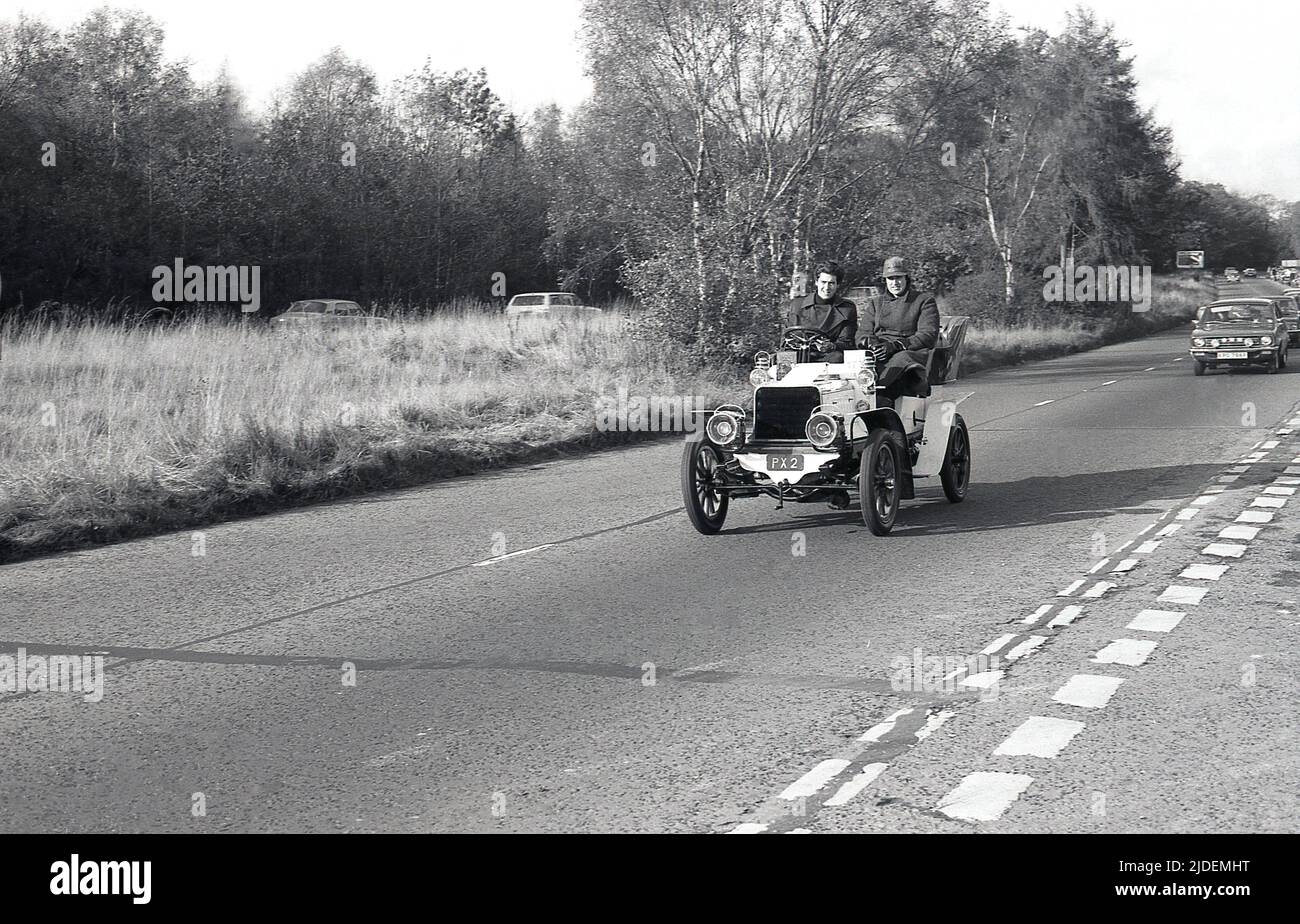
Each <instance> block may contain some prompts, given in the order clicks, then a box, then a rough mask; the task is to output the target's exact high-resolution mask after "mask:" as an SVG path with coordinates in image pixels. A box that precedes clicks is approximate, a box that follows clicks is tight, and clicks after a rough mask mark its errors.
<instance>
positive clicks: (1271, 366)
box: [1264, 349, 1282, 375]
mask: <svg viewBox="0 0 1300 924" xmlns="http://www.w3.org/2000/svg"><path fill="white" fill-rule="evenodd" d="M1280 368H1282V350H1281V349H1277V350H1274V351H1273V352H1272V353H1270V354H1268V365H1266V366H1265V367H1264V371H1265V372H1267V373H1268V374H1269V375H1272V374H1273V373H1274V372H1277V370H1278V369H1280Z"/></svg>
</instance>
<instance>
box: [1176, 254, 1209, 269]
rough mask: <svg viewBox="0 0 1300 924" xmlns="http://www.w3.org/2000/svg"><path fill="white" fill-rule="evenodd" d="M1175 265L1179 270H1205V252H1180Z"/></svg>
mask: <svg viewBox="0 0 1300 924" xmlns="http://www.w3.org/2000/svg"><path fill="white" fill-rule="evenodd" d="M1177 263H1178V268H1179V269H1205V251H1204V250H1180V251H1178V261H1177Z"/></svg>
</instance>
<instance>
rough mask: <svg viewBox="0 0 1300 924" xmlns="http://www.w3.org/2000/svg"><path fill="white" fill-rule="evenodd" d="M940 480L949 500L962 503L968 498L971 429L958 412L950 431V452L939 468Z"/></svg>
mask: <svg viewBox="0 0 1300 924" xmlns="http://www.w3.org/2000/svg"><path fill="white" fill-rule="evenodd" d="M939 481H941V482H942V483H943V493H944V494H946V495H948V500H950V501H952V502H953V503H954V504H960V503H961V502H962V501H964V500H965V499H966V486H967V485H969V484H970V431H969V430H967V429H966V421H964V420H962V418H961V415H960V414H957V415H956V416H955V417H954V418H953V421H952V430H951V431H949V433H948V453H947V455H945V456H944V457H943V468H941V469H939Z"/></svg>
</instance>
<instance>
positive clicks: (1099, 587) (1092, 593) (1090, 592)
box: [1083, 581, 1115, 598]
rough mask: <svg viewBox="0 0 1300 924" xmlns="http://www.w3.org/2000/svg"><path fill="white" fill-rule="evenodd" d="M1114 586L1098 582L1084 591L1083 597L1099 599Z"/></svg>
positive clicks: (1105, 582) (1108, 582)
mask: <svg viewBox="0 0 1300 924" xmlns="http://www.w3.org/2000/svg"><path fill="white" fill-rule="evenodd" d="M1114 586H1115V585H1114V584H1112V583H1111V582H1110V581H1098V582H1097V583H1096V584H1093V585H1092V586H1091V587H1089V588H1088V589H1087V590H1085V591H1084V592H1083V595H1084V596H1085V597H1092V598H1096V597H1100V596H1101V595H1102V594H1104V593H1105V592H1106V591H1108V590H1110V589H1111V588H1112V587H1114Z"/></svg>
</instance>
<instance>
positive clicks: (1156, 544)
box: [1133, 539, 1160, 555]
mask: <svg viewBox="0 0 1300 924" xmlns="http://www.w3.org/2000/svg"><path fill="white" fill-rule="evenodd" d="M1158 548H1160V540H1159V539H1148V540H1147V541H1146V542H1144V543H1142V544H1141V545H1140V546H1138V547H1137V548H1136V549H1134V550H1133V554H1134V555H1150V554H1151V553H1152V552H1154V551H1155V550H1156V549H1158Z"/></svg>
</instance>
